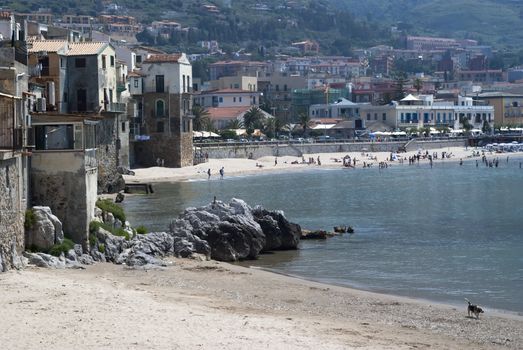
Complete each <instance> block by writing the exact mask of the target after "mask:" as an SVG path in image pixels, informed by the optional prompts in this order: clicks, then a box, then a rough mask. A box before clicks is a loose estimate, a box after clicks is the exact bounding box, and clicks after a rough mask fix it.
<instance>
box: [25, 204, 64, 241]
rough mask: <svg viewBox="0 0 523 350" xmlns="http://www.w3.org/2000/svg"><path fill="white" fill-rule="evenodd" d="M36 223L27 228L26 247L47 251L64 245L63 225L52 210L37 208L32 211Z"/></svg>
mask: <svg viewBox="0 0 523 350" xmlns="http://www.w3.org/2000/svg"><path fill="white" fill-rule="evenodd" d="M31 211H32V213H33V217H34V222H33V223H32V224H31V226H30V227H27V228H26V232H25V245H26V247H35V248H38V249H44V250H47V249H49V248H51V247H52V246H53V245H55V244H60V243H62V241H63V239H64V233H63V231H62V223H61V222H60V220H59V219H58V218H57V217H56V216H54V215H53V213H52V212H51V208H49V207H40V206H36V207H33V208H32V209H31Z"/></svg>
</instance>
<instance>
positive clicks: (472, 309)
mask: <svg viewBox="0 0 523 350" xmlns="http://www.w3.org/2000/svg"><path fill="white" fill-rule="evenodd" d="M465 301H466V302H467V303H468V304H469V305H468V307H467V312H468V316H469V317H470V316H471V315H474V316H476V319H479V314H482V313H484V311H483V309H482V308H480V307H479V306H477V305H475V304H472V303H471V302H470V301H469V300H468V299H467V298H465Z"/></svg>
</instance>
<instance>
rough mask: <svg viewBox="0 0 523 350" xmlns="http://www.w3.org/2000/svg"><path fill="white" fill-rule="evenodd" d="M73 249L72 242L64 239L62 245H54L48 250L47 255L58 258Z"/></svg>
mask: <svg viewBox="0 0 523 350" xmlns="http://www.w3.org/2000/svg"><path fill="white" fill-rule="evenodd" d="M73 248H74V242H73V241H71V240H70V239H68V238H64V240H63V241H62V243H60V244H55V245H54V246H52V247H51V248H50V249H49V252H48V253H49V254H51V255H54V256H60V254H62V253H64V254H65V253H67V252H68V251H69V250H71V249H73Z"/></svg>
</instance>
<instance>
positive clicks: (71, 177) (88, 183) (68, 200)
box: [31, 151, 97, 246]
mask: <svg viewBox="0 0 523 350" xmlns="http://www.w3.org/2000/svg"><path fill="white" fill-rule="evenodd" d="M84 157H85V156H84V153H83V152H63V151H62V152H49V151H46V152H34V153H33V156H32V164H31V184H32V191H33V198H32V204H33V205H45V206H48V207H50V208H51V210H52V212H53V213H54V214H55V215H56V216H57V217H58V218H59V219H60V221H62V224H63V230H64V234H65V235H67V236H69V237H71V238H72V239H73V240H74V241H75V242H77V243H81V244H84V246H86V242H87V239H88V229H89V222H90V221H91V219H92V218H93V217H94V205H95V202H96V196H97V193H96V178H97V170H96V168H95V167H93V168H87V169H86V168H85V158H84Z"/></svg>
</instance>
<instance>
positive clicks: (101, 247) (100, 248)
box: [98, 243, 105, 254]
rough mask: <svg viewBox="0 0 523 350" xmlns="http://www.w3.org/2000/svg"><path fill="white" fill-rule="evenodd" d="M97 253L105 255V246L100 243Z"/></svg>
mask: <svg viewBox="0 0 523 350" xmlns="http://www.w3.org/2000/svg"><path fill="white" fill-rule="evenodd" d="M98 251H99V252H100V253H102V254H103V253H105V244H103V243H100V244H99V245H98Z"/></svg>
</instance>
